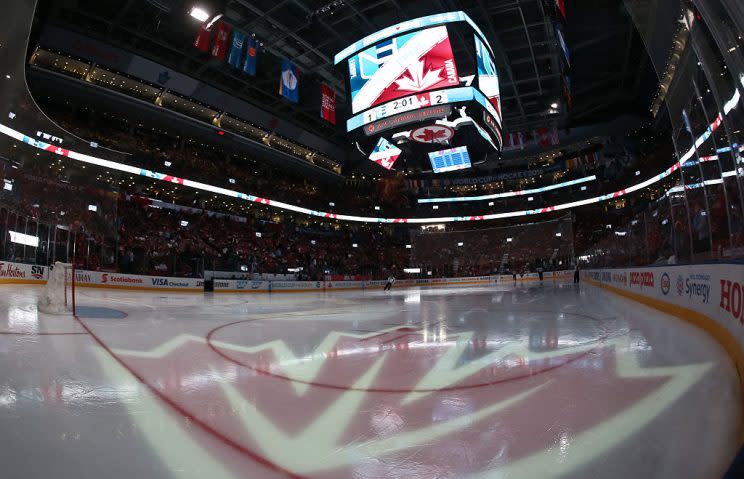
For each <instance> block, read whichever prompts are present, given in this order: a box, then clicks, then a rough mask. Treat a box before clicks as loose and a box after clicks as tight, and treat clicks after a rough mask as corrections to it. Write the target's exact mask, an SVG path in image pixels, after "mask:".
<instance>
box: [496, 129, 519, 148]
mask: <svg viewBox="0 0 744 479" xmlns="http://www.w3.org/2000/svg"><path fill="white" fill-rule="evenodd" d="M501 149H502V150H503V151H513V150H524V133H522V132H520V131H517V132H514V133H506V134H505V135H504V145H503V147H502V148H501Z"/></svg>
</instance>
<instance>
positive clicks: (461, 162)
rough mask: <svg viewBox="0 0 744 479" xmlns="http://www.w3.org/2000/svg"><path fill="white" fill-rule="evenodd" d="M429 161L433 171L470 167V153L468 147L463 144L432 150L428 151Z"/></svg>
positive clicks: (441, 171) (440, 171)
mask: <svg viewBox="0 0 744 479" xmlns="http://www.w3.org/2000/svg"><path fill="white" fill-rule="evenodd" d="M429 161H431V168H432V170H433V171H434V173H445V172H447V171H455V170H464V169H465V168H470V155H469V154H468V148H467V147H465V146H459V147H457V148H450V149H448V150H441V151H433V152H431V153H429Z"/></svg>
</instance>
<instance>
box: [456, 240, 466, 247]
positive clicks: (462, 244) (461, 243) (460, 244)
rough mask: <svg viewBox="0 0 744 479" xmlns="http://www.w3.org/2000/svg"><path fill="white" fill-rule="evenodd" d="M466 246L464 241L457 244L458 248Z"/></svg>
mask: <svg viewBox="0 0 744 479" xmlns="http://www.w3.org/2000/svg"><path fill="white" fill-rule="evenodd" d="M464 245H465V243H463V242H462V241H460V242H459V243H457V246H464Z"/></svg>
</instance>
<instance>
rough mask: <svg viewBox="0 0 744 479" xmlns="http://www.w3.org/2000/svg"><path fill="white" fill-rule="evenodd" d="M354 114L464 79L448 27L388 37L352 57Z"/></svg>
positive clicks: (351, 77) (456, 83) (350, 67)
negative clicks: (459, 74)
mask: <svg viewBox="0 0 744 479" xmlns="http://www.w3.org/2000/svg"><path fill="white" fill-rule="evenodd" d="M349 80H350V86H351V109H352V112H353V113H358V112H360V111H363V110H366V109H367V108H371V107H373V106H375V105H379V104H381V103H385V102H389V101H391V100H395V99H397V98H402V97H406V96H410V95H414V94H417V93H421V92H424V91H428V90H433V89H436V88H446V87H453V86H458V85H459V83H460V79H459V76H458V73H457V66H456V65H455V59H454V56H453V54H452V45H451V44H450V40H449V35H448V34H447V27H444V26H441V27H434V28H428V29H426V30H420V31H417V32H413V33H407V34H405V35H400V36H397V37H394V38H390V39H387V40H384V41H382V42H380V43H378V44H377V45H375V46H373V47H370V48H367V49H366V50H363V51H361V52H359V53H358V54H356V55H354V56H353V57H351V58H349Z"/></svg>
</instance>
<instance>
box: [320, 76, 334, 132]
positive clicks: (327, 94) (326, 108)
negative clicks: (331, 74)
mask: <svg viewBox="0 0 744 479" xmlns="http://www.w3.org/2000/svg"><path fill="white" fill-rule="evenodd" d="M320 94H321V99H320V117H321V118H322V119H324V120H325V121H327V122H328V123H331V124H332V125H335V124H336V92H335V91H333V88H331V87H329V86H328V85H326V84H325V83H322V84H321V85H320Z"/></svg>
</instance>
